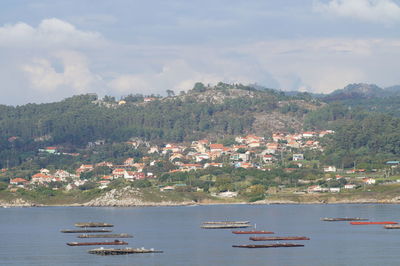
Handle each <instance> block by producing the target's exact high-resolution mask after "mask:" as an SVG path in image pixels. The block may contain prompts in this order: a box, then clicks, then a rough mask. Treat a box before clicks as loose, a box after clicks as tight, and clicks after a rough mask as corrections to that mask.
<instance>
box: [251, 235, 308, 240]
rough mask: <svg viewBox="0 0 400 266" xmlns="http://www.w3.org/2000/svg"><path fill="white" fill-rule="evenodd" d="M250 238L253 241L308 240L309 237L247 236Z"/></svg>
mask: <svg viewBox="0 0 400 266" xmlns="http://www.w3.org/2000/svg"><path fill="white" fill-rule="evenodd" d="M249 239H250V240H253V241H279V240H310V238H309V237H306V236H276V237H265V236H262V237H256V236H252V237H249Z"/></svg>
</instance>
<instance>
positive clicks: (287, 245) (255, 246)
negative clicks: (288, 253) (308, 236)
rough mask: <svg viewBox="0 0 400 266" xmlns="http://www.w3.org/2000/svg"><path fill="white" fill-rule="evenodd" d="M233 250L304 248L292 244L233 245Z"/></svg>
mask: <svg viewBox="0 0 400 266" xmlns="http://www.w3.org/2000/svg"><path fill="white" fill-rule="evenodd" d="M232 247H234V248H291V247H304V245H302V244H293V243H276V244H269V245H233V246H232Z"/></svg>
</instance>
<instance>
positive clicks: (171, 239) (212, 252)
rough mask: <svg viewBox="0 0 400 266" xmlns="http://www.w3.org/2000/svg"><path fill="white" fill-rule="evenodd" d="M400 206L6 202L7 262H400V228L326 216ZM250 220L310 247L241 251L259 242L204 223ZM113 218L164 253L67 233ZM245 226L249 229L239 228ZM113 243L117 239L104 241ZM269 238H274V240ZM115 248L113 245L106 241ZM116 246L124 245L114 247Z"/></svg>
mask: <svg viewBox="0 0 400 266" xmlns="http://www.w3.org/2000/svg"><path fill="white" fill-rule="evenodd" d="M399 211H400V205H379V204H348V205H346V204H344V205H341V204H338V205H208V206H182V207H137V208H134V207H132V208H109V207H104V208H95V207H34V208H0V264H1V265H185V266H186V265H400V252H399V249H400V230H386V229H384V228H383V226H382V225H364V226H354V225H350V224H349V223H348V222H323V221H321V220H320V218H322V217H362V218H368V219H370V220H371V221H400V212H399ZM223 220H238V221H239V220H248V221H251V224H252V225H254V224H255V225H256V228H257V230H268V231H274V232H275V236H307V237H310V238H311V240H308V241H285V242H292V243H302V244H304V245H305V246H304V247H293V248H267V249H241V248H233V247H232V245H241V244H261V243H267V242H253V241H250V240H249V239H248V238H249V235H235V234H232V233H231V230H226V229H213V230H206V229H201V228H200V226H201V224H202V222H204V221H223ZM89 221H93V222H107V223H112V224H114V227H113V228H112V229H113V233H129V234H133V235H134V238H127V239H121V240H124V241H127V242H129V245H128V247H134V248H141V247H145V248H154V249H156V250H162V251H164V253H160V254H131V255H120V256H98V255H93V254H88V253H87V250H89V249H91V248H94V247H93V246H89V247H87V246H78V247H70V246H67V245H66V243H67V242H72V241H85V242H86V241H97V240H100V239H78V238H76V236H77V235H78V234H64V233H61V232H60V230H61V229H72V228H74V223H76V222H89ZM238 230H246V229H238ZM105 240H107V241H110V240H113V239H105ZM268 244H270V243H268ZM106 247H112V246H106ZM115 247H117V248H121V247H125V246H115Z"/></svg>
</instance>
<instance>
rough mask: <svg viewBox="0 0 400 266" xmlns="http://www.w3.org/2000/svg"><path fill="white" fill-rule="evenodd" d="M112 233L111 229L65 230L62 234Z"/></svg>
mask: <svg viewBox="0 0 400 266" xmlns="http://www.w3.org/2000/svg"><path fill="white" fill-rule="evenodd" d="M107 232H112V230H109V229H65V230H61V233H107Z"/></svg>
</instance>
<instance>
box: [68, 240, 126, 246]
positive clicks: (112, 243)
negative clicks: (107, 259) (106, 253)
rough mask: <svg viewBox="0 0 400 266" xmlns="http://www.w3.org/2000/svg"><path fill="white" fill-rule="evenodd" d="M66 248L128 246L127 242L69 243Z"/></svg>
mask: <svg viewBox="0 0 400 266" xmlns="http://www.w3.org/2000/svg"><path fill="white" fill-rule="evenodd" d="M67 245H68V246H102V245H128V242H125V241H120V240H114V241H108V242H69V243H67Z"/></svg>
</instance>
